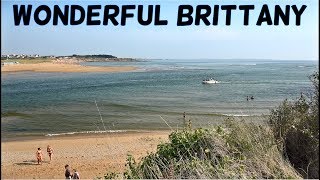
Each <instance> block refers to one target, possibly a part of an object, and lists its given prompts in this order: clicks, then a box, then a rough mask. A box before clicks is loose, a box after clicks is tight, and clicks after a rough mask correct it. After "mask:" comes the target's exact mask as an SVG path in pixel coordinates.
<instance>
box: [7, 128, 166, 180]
mask: <svg viewBox="0 0 320 180" xmlns="http://www.w3.org/2000/svg"><path fill="white" fill-rule="evenodd" d="M169 133H170V132H169V131H151V132H121V133H111V134H101V135H94V136H92V135H91V136H56V137H45V138H42V139H35V140H25V141H11V142H2V143H1V146H2V151H1V179H22V178H23V179H34V178H35V179H64V171H65V170H64V166H65V165H66V164H69V165H70V166H71V168H72V169H73V168H75V169H77V170H78V172H79V173H80V177H81V179H93V178H96V177H103V175H104V174H106V173H108V172H123V171H124V169H125V162H126V157H127V154H132V155H133V156H134V157H135V158H136V159H138V160H139V158H141V157H142V156H144V155H146V154H147V152H152V151H155V150H156V147H157V145H158V144H159V143H160V142H165V141H167V139H168V135H169ZM48 144H50V145H51V146H52V148H53V153H54V154H53V160H52V161H51V162H50V163H49V157H48V154H47V152H46V147H47V145H48ZM38 147H41V149H42V152H43V154H44V162H43V163H42V165H37V162H36V156H35V153H36V150H37V148H38Z"/></svg>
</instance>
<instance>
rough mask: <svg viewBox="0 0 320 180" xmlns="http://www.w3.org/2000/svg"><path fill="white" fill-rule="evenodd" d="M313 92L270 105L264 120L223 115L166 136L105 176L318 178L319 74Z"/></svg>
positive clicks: (315, 76) (313, 77)
mask: <svg viewBox="0 0 320 180" xmlns="http://www.w3.org/2000/svg"><path fill="white" fill-rule="evenodd" d="M310 80H311V82H312V84H313V91H312V92H311V93H310V94H308V93H305V94H301V96H300V97H299V98H298V99H297V100H295V101H293V102H290V101H288V100H284V101H283V102H282V103H281V104H280V105H279V106H278V107H276V108H275V109H273V110H271V112H270V115H269V119H268V122H267V123H266V124H264V125H261V124H260V125H259V124H256V123H248V122H244V121H243V120H241V119H240V118H235V117H234V118H227V119H226V120H225V123H224V124H222V125H218V126H214V127H210V128H206V129H202V128H198V129H191V126H190V124H189V125H188V126H187V127H186V128H185V129H184V130H180V131H178V130H177V131H174V132H172V133H171V134H170V135H169V142H166V143H161V144H159V145H158V146H157V151H156V152H154V153H149V154H148V155H147V156H145V157H143V158H142V159H141V160H139V161H136V160H135V158H134V157H133V156H131V155H128V158H127V163H126V167H127V170H126V171H125V172H124V173H123V174H118V173H115V172H111V173H108V174H106V175H105V176H104V178H105V179H113V178H126V179H150V178H151V179H158V178H165V179H184V178H188V179H189V178H191V179H194V178H197V179H203V178H205V179H217V178H219V179H229V178H230V179H231V178H232V179H233V178H246V179H256V178H258V179H262V178H263V179H269V178H273V179H274V178H275V179H288V178H295V179H296V178H297V179H299V178H309V179H310V178H315V179H317V178H319V115H318V113H319V101H318V98H319V73H318V72H316V73H314V74H313V75H311V76H310Z"/></svg>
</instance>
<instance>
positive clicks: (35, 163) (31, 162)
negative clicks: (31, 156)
mask: <svg viewBox="0 0 320 180" xmlns="http://www.w3.org/2000/svg"><path fill="white" fill-rule="evenodd" d="M42 163H49V162H47V161H42ZM14 164H15V165H19V166H24V165H38V161H36V160H28V161H23V162H21V163H14Z"/></svg>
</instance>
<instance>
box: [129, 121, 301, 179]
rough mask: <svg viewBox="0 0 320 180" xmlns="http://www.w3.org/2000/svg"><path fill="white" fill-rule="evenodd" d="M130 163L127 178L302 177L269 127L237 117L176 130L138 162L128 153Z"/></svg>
mask: <svg viewBox="0 0 320 180" xmlns="http://www.w3.org/2000/svg"><path fill="white" fill-rule="evenodd" d="M127 167H128V169H127V171H126V172H125V173H124V178H128V179H158V178H166V179H172V178H178V179H181V178H192V179H194V178H209V179H217V178H219V179H230V178H250V179H251V178H259V179H260V178H278V179H283V178H301V176H300V175H299V174H298V173H297V172H296V171H295V169H294V168H292V167H291V165H290V163H288V162H287V161H285V160H284V159H283V156H282V152H281V151H279V150H278V148H277V144H276V141H275V139H274V138H273V135H272V132H271V131H270V129H268V128H267V127H264V126H258V125H255V124H248V123H244V122H236V121H234V120H228V121H227V122H226V123H225V125H224V126H217V127H215V128H212V129H196V130H182V131H175V132H173V133H172V134H170V136H169V142H168V143H162V144H160V145H158V148H157V152H156V153H152V154H149V155H147V156H146V157H144V158H143V159H142V160H141V161H140V162H139V163H137V162H136V161H135V160H134V158H133V157H132V156H129V157H128V161H127Z"/></svg>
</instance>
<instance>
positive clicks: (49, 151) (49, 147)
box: [47, 145, 53, 161]
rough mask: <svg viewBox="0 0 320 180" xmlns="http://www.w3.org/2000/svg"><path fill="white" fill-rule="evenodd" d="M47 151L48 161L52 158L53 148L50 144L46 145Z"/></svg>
mask: <svg viewBox="0 0 320 180" xmlns="http://www.w3.org/2000/svg"><path fill="white" fill-rule="evenodd" d="M47 153H48V155H49V158H50V161H51V159H52V154H53V149H52V147H51V146H50V145H48V146H47Z"/></svg>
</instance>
